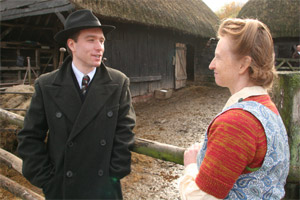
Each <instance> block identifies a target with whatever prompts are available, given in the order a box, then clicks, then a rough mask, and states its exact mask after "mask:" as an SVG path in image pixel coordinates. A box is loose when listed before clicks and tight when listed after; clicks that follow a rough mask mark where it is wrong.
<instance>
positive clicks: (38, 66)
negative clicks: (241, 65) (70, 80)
mask: <svg viewBox="0 0 300 200" xmlns="http://www.w3.org/2000/svg"><path fill="white" fill-rule="evenodd" d="M81 8H86V9H91V10H92V11H93V12H94V13H95V15H96V16H97V17H99V18H100V21H101V23H103V24H112V25H115V26H116V27H117V29H116V30H115V31H113V32H112V33H111V34H109V35H108V37H107V40H106V44H105V54H104V56H105V57H106V58H107V61H106V64H107V65H109V66H111V67H114V68H116V69H119V70H120V71H122V72H124V73H125V74H126V75H127V76H129V77H130V79H131V89H132V93H133V96H138V95H144V94H147V93H151V92H153V91H154V90H156V89H161V88H164V89H170V88H180V87H184V85H185V80H186V79H191V80H198V79H202V78H203V77H205V76H206V75H207V74H210V75H211V72H210V71H209V70H208V69H207V68H208V64H209V62H210V60H211V57H212V55H213V53H212V50H211V49H210V50H209V48H208V47H207V46H206V43H207V41H208V40H209V38H211V37H215V34H216V28H217V24H218V22H219V20H218V17H217V16H216V15H215V14H214V13H213V12H212V11H211V10H210V9H209V8H208V7H207V6H206V4H204V3H203V2H202V0H185V1H182V0H167V1H166V0H126V1H123V0H27V1H10V0H1V8H0V16H1V19H0V21H1V51H2V55H1V71H2V72H4V71H5V73H2V75H3V76H2V77H1V79H5V77H8V76H11V75H9V73H11V72H12V71H18V72H19V73H18V74H19V79H20V77H21V78H22V77H23V75H24V74H25V71H26V66H27V65H28V63H27V60H26V57H28V56H29V57H31V66H33V68H34V69H35V70H39V71H40V72H41V73H43V72H47V71H49V70H51V69H55V68H57V66H58V60H59V48H60V46H58V44H56V43H55V42H54V40H53V36H54V34H55V33H57V32H58V31H59V30H61V29H63V23H64V21H65V18H66V17H67V16H68V15H69V13H71V12H73V11H74V10H77V9H81ZM177 66H178V67H177ZM5 81H6V80H2V82H5ZM177 82H178V83H179V84H176V83H177Z"/></svg>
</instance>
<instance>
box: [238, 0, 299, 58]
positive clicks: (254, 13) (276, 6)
mask: <svg viewBox="0 0 300 200" xmlns="http://www.w3.org/2000/svg"><path fill="white" fill-rule="evenodd" d="M299 9H300V1H299V0H249V1H248V2H247V3H246V4H245V5H244V6H243V8H242V9H241V11H240V12H239V14H238V17H241V18H256V19H259V20H260V21H262V22H264V23H265V24H266V25H267V26H268V27H269V29H270V31H271V34H272V37H273V40H274V48H275V54H276V57H277V58H291V56H292V53H293V50H294V46H296V45H297V44H300V12H299V11H300V10H299Z"/></svg>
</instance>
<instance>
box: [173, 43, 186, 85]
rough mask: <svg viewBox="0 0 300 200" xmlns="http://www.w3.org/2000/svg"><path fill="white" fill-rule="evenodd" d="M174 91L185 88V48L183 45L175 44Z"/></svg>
mask: <svg viewBox="0 0 300 200" xmlns="http://www.w3.org/2000/svg"><path fill="white" fill-rule="evenodd" d="M175 59H176V60H175V89H179V88H182V87H185V84H186V79H187V74H186V46H185V44H181V43H176V58H175Z"/></svg>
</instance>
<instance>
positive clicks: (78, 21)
mask: <svg viewBox="0 0 300 200" xmlns="http://www.w3.org/2000/svg"><path fill="white" fill-rule="evenodd" d="M95 27H99V28H101V29H102V31H103V33H104V35H106V34H107V33H109V32H111V31H112V30H114V29H115V28H116V27H114V26H111V25H102V24H101V23H100V21H99V19H98V18H97V17H96V16H95V15H94V14H93V13H92V11H91V10H87V9H82V10H77V11H75V12H73V13H71V14H70V15H69V16H68V17H67V19H66V21H65V24H64V30H62V31H60V32H58V33H57V34H56V35H55V36H54V39H55V40H56V41H57V42H58V43H60V44H65V43H66V41H67V39H68V37H69V36H71V35H72V34H74V33H76V32H78V31H80V30H82V29H88V28H95Z"/></svg>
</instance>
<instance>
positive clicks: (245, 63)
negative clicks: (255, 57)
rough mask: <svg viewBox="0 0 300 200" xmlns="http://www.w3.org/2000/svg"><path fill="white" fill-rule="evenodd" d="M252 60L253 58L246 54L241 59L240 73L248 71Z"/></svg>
mask: <svg viewBox="0 0 300 200" xmlns="http://www.w3.org/2000/svg"><path fill="white" fill-rule="evenodd" d="M251 62H252V58H251V57H250V56H244V57H243V58H242V60H241V65H240V69H239V73H240V74H244V73H245V72H247V71H248V68H249V67H250V65H251Z"/></svg>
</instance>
